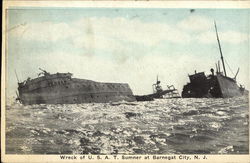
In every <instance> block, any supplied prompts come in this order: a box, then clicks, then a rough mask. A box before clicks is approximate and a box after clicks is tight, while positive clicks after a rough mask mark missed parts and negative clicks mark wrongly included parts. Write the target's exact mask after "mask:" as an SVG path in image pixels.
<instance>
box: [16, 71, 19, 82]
mask: <svg viewBox="0 0 250 163" xmlns="http://www.w3.org/2000/svg"><path fill="white" fill-rule="evenodd" d="M15 74H16V79H17V81H18V83H20V81H19V79H18V76H17V73H16V70H15Z"/></svg>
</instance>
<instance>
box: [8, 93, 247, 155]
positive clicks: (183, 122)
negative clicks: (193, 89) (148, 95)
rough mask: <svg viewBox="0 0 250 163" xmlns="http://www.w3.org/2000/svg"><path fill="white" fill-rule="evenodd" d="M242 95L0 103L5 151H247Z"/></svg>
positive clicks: (141, 152) (170, 152) (168, 152)
mask: <svg viewBox="0 0 250 163" xmlns="http://www.w3.org/2000/svg"><path fill="white" fill-rule="evenodd" d="M248 107H249V100H248V97H237V98H228V99H220V98H219V99H207V98H204V99H192V98H191V99H181V98H179V99H158V100H154V101H150V102H133V103H127V102H120V103H119V102H118V103H106V104H94V103H90V104H70V105H69V104H67V105H65V104H64V105H44V104H43V105H30V106H23V105H21V104H18V103H12V104H8V105H7V107H6V153H7V154H89V153H91V154H247V153H249V109H248Z"/></svg>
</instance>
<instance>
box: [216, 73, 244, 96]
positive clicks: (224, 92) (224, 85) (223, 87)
mask: <svg viewBox="0 0 250 163" xmlns="http://www.w3.org/2000/svg"><path fill="white" fill-rule="evenodd" d="M217 80H218V83H219V86H220V91H221V97H223V98H228V97H235V96H242V95H243V94H244V90H243V89H241V88H240V87H239V86H238V85H237V83H236V82H235V81H234V80H233V79H231V78H228V77H225V76H223V75H220V74H218V75H217Z"/></svg>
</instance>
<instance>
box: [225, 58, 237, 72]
mask: <svg viewBox="0 0 250 163" xmlns="http://www.w3.org/2000/svg"><path fill="white" fill-rule="evenodd" d="M225 61H226V64H227V66H228V68H229V70H230V71H231V73H232V75H235V74H234V72H233V70H232V69H231V67H230V66H229V64H228V63H227V60H225Z"/></svg>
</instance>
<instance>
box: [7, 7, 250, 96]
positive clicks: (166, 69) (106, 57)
mask: <svg viewBox="0 0 250 163" xmlns="http://www.w3.org/2000/svg"><path fill="white" fill-rule="evenodd" d="M7 15H8V26H7V29H8V41H7V43H8V50H7V52H8V54H7V70H8V73H7V75H8V77H7V88H8V89H7V92H8V93H9V95H14V93H15V90H16V89H17V80H16V77H15V73H14V71H15V70H16V72H17V74H18V76H19V78H20V80H22V81H23V80H26V79H27V77H31V78H35V77H37V74H38V73H39V70H38V68H39V67H40V68H43V69H45V70H47V71H49V72H51V73H56V72H71V73H73V74H74V77H77V78H84V79H91V80H95V81H102V82H122V83H128V84H129V85H130V87H131V88H132V90H133V92H134V94H146V93H151V92H152V84H153V83H154V82H155V80H156V75H157V74H158V75H159V79H160V80H161V81H162V86H163V88H164V87H165V88H166V85H171V84H173V85H175V86H176V87H177V88H178V89H179V92H180V93H181V91H182V88H183V85H184V84H186V83H187V82H189V79H188V74H192V73H194V71H195V70H197V72H200V71H205V73H206V74H209V73H210V68H212V67H213V68H215V62H217V61H218V60H219V59H220V53H219V49H218V44H217V40H216V35H215V30H214V25H213V22H214V20H216V23H217V27H218V32H219V36H220V40H221V46H222V52H223V54H224V58H225V60H226V62H227V64H228V65H229V66H230V68H229V67H228V66H227V64H226V68H227V74H228V75H229V76H231V77H233V76H234V75H233V73H236V71H237V68H238V67H240V72H239V75H238V77H237V81H238V82H239V83H241V84H243V85H245V86H246V87H247V88H249V85H247V84H249V47H250V43H249V37H250V34H249V33H250V32H249V30H250V10H249V9H195V10H190V9H164V8H161V9H150V8H147V9H143V8H138V9H126V8H113V9H111V8H91V9H90V8H88V9H87V8H71V9H69V8H22V9H20V8H18V9H10V10H8V13H7ZM230 69H231V70H232V71H233V73H231V71H230Z"/></svg>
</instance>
